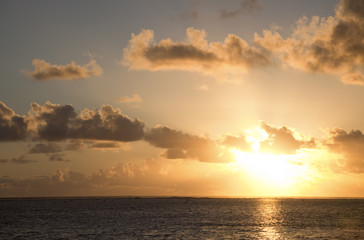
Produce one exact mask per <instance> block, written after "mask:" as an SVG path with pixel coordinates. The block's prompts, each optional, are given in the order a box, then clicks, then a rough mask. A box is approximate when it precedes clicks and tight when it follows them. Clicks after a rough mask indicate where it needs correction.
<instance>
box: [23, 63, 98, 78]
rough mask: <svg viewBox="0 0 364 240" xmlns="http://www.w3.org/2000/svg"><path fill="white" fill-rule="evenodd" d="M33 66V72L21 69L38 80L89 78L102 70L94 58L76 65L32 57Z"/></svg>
mask: <svg viewBox="0 0 364 240" xmlns="http://www.w3.org/2000/svg"><path fill="white" fill-rule="evenodd" d="M32 63H33V66H34V68H35V69H34V71H33V72H28V71H22V72H23V73H24V74H25V75H26V76H28V77H30V78H33V79H35V80H38V81H47V80H52V79H58V80H73V79H82V78H89V77H92V76H100V75H101V74H102V72H103V70H102V68H101V67H100V65H98V64H97V62H96V61H95V60H90V62H89V63H87V64H85V65H82V66H81V65H77V64H76V63H75V62H73V61H72V62H71V63H70V64H67V65H54V64H50V63H48V62H46V61H44V60H42V59H34V60H33V61H32Z"/></svg>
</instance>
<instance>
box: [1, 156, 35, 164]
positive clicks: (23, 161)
mask: <svg viewBox="0 0 364 240" xmlns="http://www.w3.org/2000/svg"><path fill="white" fill-rule="evenodd" d="M36 162H38V161H35V160H30V159H27V158H26V156H25V155H24V154H22V155H20V156H19V157H17V158H12V159H0V163H15V164H28V163H36Z"/></svg>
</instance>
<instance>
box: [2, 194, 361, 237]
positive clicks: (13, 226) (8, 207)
mask: <svg viewBox="0 0 364 240" xmlns="http://www.w3.org/2000/svg"><path fill="white" fill-rule="evenodd" d="M0 239H364V199H275V198H273V199H269V198H258V199H218V198H25V199H0Z"/></svg>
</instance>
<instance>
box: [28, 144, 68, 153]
mask: <svg viewBox="0 0 364 240" xmlns="http://www.w3.org/2000/svg"><path fill="white" fill-rule="evenodd" d="M62 150H63V147H62V145H60V144H58V143H55V142H47V143H37V144H35V145H34V146H33V147H32V148H31V149H29V151H28V153H57V152H61V151H62Z"/></svg>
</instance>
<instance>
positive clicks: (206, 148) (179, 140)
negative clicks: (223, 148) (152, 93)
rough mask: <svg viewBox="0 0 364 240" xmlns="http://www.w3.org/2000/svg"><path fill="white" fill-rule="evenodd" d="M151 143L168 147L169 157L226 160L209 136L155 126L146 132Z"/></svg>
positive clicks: (207, 160) (167, 153)
mask: <svg viewBox="0 0 364 240" xmlns="http://www.w3.org/2000/svg"><path fill="white" fill-rule="evenodd" d="M145 140H146V141H147V142H148V143H150V144H151V145H153V146H155V147H159V148H164V149H167V152H165V154H164V156H165V157H167V158H172V159H175V158H190V159H196V160H199V161H202V162H224V161H226V160H224V159H221V158H219V155H220V150H219V148H218V146H217V144H216V143H215V142H214V141H212V140H211V139H208V138H203V137H199V136H196V135H190V134H187V133H183V132H181V131H177V130H173V129H170V128H168V127H162V126H160V127H155V128H152V129H150V130H149V131H147V132H146V133H145Z"/></svg>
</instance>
